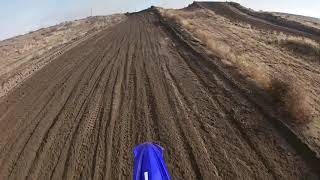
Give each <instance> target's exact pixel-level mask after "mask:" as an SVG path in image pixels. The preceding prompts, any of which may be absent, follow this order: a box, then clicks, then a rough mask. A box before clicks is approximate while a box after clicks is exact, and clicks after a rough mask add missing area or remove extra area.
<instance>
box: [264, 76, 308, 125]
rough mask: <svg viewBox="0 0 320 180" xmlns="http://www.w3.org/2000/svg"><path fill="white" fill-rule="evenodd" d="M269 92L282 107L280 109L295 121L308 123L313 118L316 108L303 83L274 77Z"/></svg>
mask: <svg viewBox="0 0 320 180" xmlns="http://www.w3.org/2000/svg"><path fill="white" fill-rule="evenodd" d="M269 92H270V94H271V95H272V97H273V99H274V102H275V103H276V104H277V105H278V106H279V107H280V109H279V110H281V111H284V112H286V113H287V114H289V115H290V116H291V117H292V118H293V121H294V123H307V122H309V121H310V120H311V118H312V114H313V111H314V110H313V108H312V107H311V106H310V104H309V100H308V96H307V94H306V93H305V90H304V89H303V86H302V84H300V83H298V82H297V81H294V80H288V79H287V80H286V81H284V80H280V79H278V78H273V79H271V86H270V89H269Z"/></svg>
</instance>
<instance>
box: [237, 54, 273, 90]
mask: <svg viewBox="0 0 320 180" xmlns="http://www.w3.org/2000/svg"><path fill="white" fill-rule="evenodd" d="M248 59H249V57H247V56H246V55H241V56H237V57H235V59H234V60H233V61H234V63H235V64H236V66H237V67H238V69H239V71H240V73H241V74H243V75H245V76H248V77H249V78H250V79H252V80H253V81H254V82H255V83H256V84H257V85H258V86H259V87H261V88H263V89H265V90H268V89H270V86H271V80H270V76H269V74H268V70H267V67H266V66H265V65H263V64H254V63H253V62H250V61H248Z"/></svg>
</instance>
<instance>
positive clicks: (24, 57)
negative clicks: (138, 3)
mask: <svg viewBox="0 0 320 180" xmlns="http://www.w3.org/2000/svg"><path fill="white" fill-rule="evenodd" d="M125 18H126V17H125V15H122V14H115V15H110V16H94V17H88V18H85V19H80V20H76V21H70V22H64V23H61V24H58V25H55V26H52V27H49V28H43V29H40V30H37V31H34V32H30V33H28V34H26V35H22V36H17V37H14V38H10V39H7V40H4V41H0V97H1V96H3V95H5V94H6V93H8V92H9V91H10V90H11V89H12V88H14V87H15V86H17V85H19V84H20V83H21V82H23V81H24V80H25V79H26V78H27V77H29V76H31V75H32V74H33V73H34V72H35V71H38V70H39V69H41V68H42V67H43V66H45V65H46V64H48V63H49V62H50V61H51V60H52V59H54V58H55V57H57V56H59V55H61V54H62V53H63V52H65V51H67V50H68V49H70V48H72V47H74V46H76V45H77V44H79V42H81V41H83V40H84V39H86V38H88V37H90V36H92V35H93V34H94V33H97V32H98V31H100V30H102V29H104V28H108V27H110V26H112V25H114V24H117V23H119V22H121V21H123V20H124V19H125Z"/></svg>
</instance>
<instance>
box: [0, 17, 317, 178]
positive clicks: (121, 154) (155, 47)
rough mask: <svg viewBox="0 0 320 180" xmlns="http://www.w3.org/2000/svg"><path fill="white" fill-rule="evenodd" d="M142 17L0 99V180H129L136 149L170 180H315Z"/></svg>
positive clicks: (277, 138)
mask: <svg viewBox="0 0 320 180" xmlns="http://www.w3.org/2000/svg"><path fill="white" fill-rule="evenodd" d="M225 81H226V80H225V79H224V78H223V77H221V75H219V74H217V73H216V72H215V71H213V70H212V69H209V68H208V67H206V66H204V65H203V64H202V63H201V58H199V57H197V56H196V55H195V54H193V53H192V51H189V50H188V49H187V47H184V46H182V45H181V44H179V42H178V41H176V40H175V39H174V38H172V37H171V36H170V35H169V34H168V32H167V31H166V30H165V28H163V26H162V25H161V23H160V22H159V19H158V18H157V16H156V15H154V14H153V13H151V12H144V13H140V14H136V15H131V16H130V17H129V18H128V20H127V21H125V22H123V23H121V24H119V25H117V26H115V27H112V28H109V29H108V30H106V31H104V32H101V33H100V34H98V35H96V36H94V37H92V38H91V39H89V40H87V41H85V42H83V43H81V44H80V45H78V46H77V47H75V48H73V49H71V50H69V51H68V52H67V53H65V54H63V55H62V56H60V57H59V58H57V59H56V60H54V61H53V62H51V63H50V64H49V65H47V66H46V67H44V68H43V69H42V70H40V71H39V72H37V73H35V74H34V75H33V76H32V77H31V78H29V79H28V80H26V81H25V82H24V83H23V84H22V85H21V86H20V87H18V88H16V89H15V90H14V91H12V92H11V93H9V94H8V95H7V96H5V97H2V98H1V99H0V176H1V177H0V179H102V178H104V179H131V177H132V168H133V167H132V164H133V154H132V149H133V148H134V146H135V145H137V144H139V143H142V142H145V141H153V142H156V143H159V144H160V145H162V146H163V147H164V148H165V149H166V152H165V158H166V161H167V163H168V167H169V170H170V173H171V176H172V178H173V179H219V178H220V179H303V178H305V179H317V176H316V175H315V174H314V173H313V172H312V170H311V169H310V168H309V167H308V166H307V164H306V162H305V161H304V160H303V159H302V158H301V157H300V156H299V154H298V153H297V152H296V151H295V150H294V149H293V148H292V147H291V146H290V145H289V144H288V143H287V142H286V140H285V139H284V138H283V135H282V134H280V133H279V132H278V131H277V130H276V129H275V128H274V127H273V126H272V123H270V121H269V120H268V119H267V118H266V117H265V116H264V115H262V114H261V113H260V112H259V111H258V110H257V109H256V107H254V105H252V104H251V103H250V102H249V101H248V100H247V99H246V98H244V96H242V95H241V94H240V92H238V91H236V90H235V89H233V88H232V87H230V86H229V84H228V83H226V82H225Z"/></svg>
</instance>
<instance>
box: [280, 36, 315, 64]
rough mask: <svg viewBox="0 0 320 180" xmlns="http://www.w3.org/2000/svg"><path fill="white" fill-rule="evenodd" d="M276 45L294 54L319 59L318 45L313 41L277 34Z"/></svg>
mask: <svg viewBox="0 0 320 180" xmlns="http://www.w3.org/2000/svg"><path fill="white" fill-rule="evenodd" d="M276 37H277V39H276V43H277V44H278V45H280V46H281V47H284V48H286V49H288V50H290V51H293V52H294V53H297V54H301V55H305V56H314V57H317V58H318V59H319V58H320V44H319V43H317V42H316V41H314V40H311V39H308V38H304V37H296V36H290V35H284V34H278V35H277V36H276Z"/></svg>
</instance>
